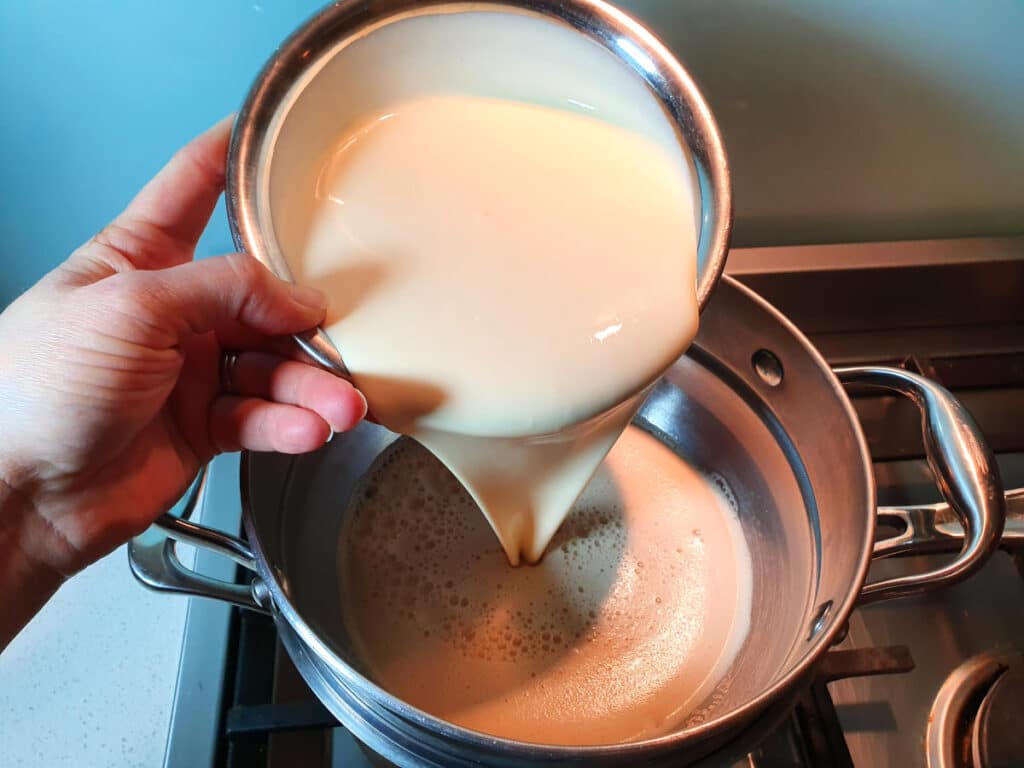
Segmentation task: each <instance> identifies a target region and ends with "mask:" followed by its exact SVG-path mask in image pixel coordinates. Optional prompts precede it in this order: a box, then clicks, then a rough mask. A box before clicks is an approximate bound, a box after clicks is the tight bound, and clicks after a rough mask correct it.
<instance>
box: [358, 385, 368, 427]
mask: <svg viewBox="0 0 1024 768" xmlns="http://www.w3.org/2000/svg"><path fill="white" fill-rule="evenodd" d="M356 394H357V395H359V399H360V400H362V401H363V410H362V413H360V415H359V421H362V420H363V419H365V418H366V414H367V413H369V412H370V404H369V403H368V402H366V395H364V394H363V393H362V392H360V391H359V390H358V389H357V390H356Z"/></svg>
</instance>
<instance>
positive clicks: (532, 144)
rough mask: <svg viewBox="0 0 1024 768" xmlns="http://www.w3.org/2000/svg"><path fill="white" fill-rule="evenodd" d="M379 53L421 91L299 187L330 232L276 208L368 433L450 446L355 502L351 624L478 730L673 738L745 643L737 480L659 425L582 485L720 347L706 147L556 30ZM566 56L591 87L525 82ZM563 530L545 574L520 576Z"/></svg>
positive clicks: (409, 680) (388, 469)
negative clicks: (658, 395) (654, 403)
mask: <svg viewBox="0 0 1024 768" xmlns="http://www.w3.org/2000/svg"><path fill="white" fill-rule="evenodd" d="M369 45H373V46H379V47H380V50H381V51H382V52H384V53H385V54H387V55H385V56H384V57H383V60H386V61H388V62H391V63H389V64H388V66H389V67H393V68H394V70H393V71H389V72H388V73H387V76H388V77H389V78H391V81H389V82H392V83H398V85H397V86H395V92H396V93H398V94H400V96H396V97H395V98H394V99H392V100H391V101H389V102H387V103H381V104H380V105H379V107H378V108H377V109H375V111H373V112H372V113H370V114H365V115H363V116H362V117H361V118H360V120H359V121H358V123H354V124H352V125H349V126H347V127H346V129H345V130H344V131H342V132H341V134H340V135H339V136H337V139H336V141H335V142H334V143H333V146H332V147H331V148H330V150H329V151H328V152H327V153H326V154H325V155H324V156H323V157H322V158H321V160H320V162H319V164H318V167H317V168H316V169H315V173H313V174H312V175H311V176H310V181H311V183H310V184H308V186H307V188H306V189H305V191H303V190H301V189H300V190H297V191H293V192H294V193H289V195H288V196H287V198H286V207H287V209H290V210H291V211H293V212H294V214H295V215H294V217H293V218H294V221H301V222H303V226H301V227H300V226H298V225H292V224H290V223H289V222H290V217H289V216H288V214H287V211H286V212H285V214H283V215H281V216H280V217H279V216H278V214H275V227H277V228H278V237H279V239H280V241H281V244H282V247H283V249H284V250H285V253H286V255H287V257H288V260H289V263H290V265H291V266H292V269H293V272H294V273H295V276H296V278H297V280H299V281H300V282H305V283H309V284H313V285H318V286H320V287H322V288H325V289H326V290H327V291H328V293H329V296H330V299H331V310H330V314H329V317H328V323H327V332H328V334H329V335H330V336H331V338H332V340H333V341H334V343H335V344H336V346H337V347H338V349H339V350H341V352H342V354H343V356H344V358H345V361H346V363H347V365H348V367H349V369H350V370H351V372H352V374H353V378H354V380H355V383H356V384H357V385H358V386H359V388H360V389H361V390H362V391H363V392H364V393H365V394H366V396H367V400H368V401H369V404H370V409H371V412H372V413H373V414H374V416H375V417H376V418H377V419H378V420H379V421H380V422H381V423H382V424H384V425H385V426H387V427H389V428H391V429H392V430H394V431H396V432H400V433H403V434H406V435H409V436H411V437H413V438H415V440H416V441H418V442H419V443H420V444H422V445H423V446H426V448H428V449H429V451H430V453H431V454H433V456H432V457H431V456H429V455H427V454H426V453H425V452H422V451H420V452H417V449H416V446H415V444H413V443H407V444H406V445H405V446H404V447H402V448H400V449H395V451H394V453H393V454H391V455H390V456H389V458H388V459H387V460H386V461H385V462H383V464H381V465H380V466H378V468H377V469H376V470H375V472H376V475H377V479H376V480H375V481H373V483H372V484H370V485H367V487H366V488H365V489H364V496H363V498H362V499H361V500H359V501H358V502H357V511H358V514H356V515H355V522H353V526H354V528H353V529H352V530H350V531H348V532H347V534H346V535H345V536H343V538H342V551H341V553H340V560H341V563H342V565H341V568H342V575H341V578H342V580H343V590H342V591H343V593H345V594H346V595H348V599H349V601H350V604H349V605H348V607H347V610H346V620H347V621H348V622H349V624H350V631H351V632H352V634H353V636H354V637H355V638H357V640H359V641H360V642H361V643H362V648H361V651H362V653H363V657H364V660H365V662H366V667H367V669H368V670H369V672H370V673H371V675H372V676H373V677H374V678H375V679H376V680H377V681H378V682H379V683H380V684H381V685H383V686H384V687H385V688H388V689H389V690H391V691H393V692H395V693H396V694H397V695H399V696H401V697H403V698H405V699H406V700H408V701H410V702H411V703H414V704H416V705H418V706H421V707H422V708H423V709H425V710H427V711H429V712H432V713H434V714H437V715H439V716H442V717H445V718H447V719H450V720H452V721H454V722H457V723H460V724H464V725H467V726H469V727H473V728H478V729H480V730H485V731H490V732H495V729H500V732H501V735H507V736H512V737H514V738H523V739H527V740H531V741H548V742H551V743H570V742H574V741H575V742H577V743H578V742H579V740H580V739H583V740H586V742H587V743H605V742H607V741H609V740H610V741H620V740H624V739H629V738H636V737H639V736H642V735H644V734H649V733H654V732H657V731H658V730H659V729H661V728H664V727H667V725H666V724H668V723H669V721H674V720H675V719H678V716H679V713H680V709H681V708H685V707H686V706H688V705H690V706H691V707H692V706H695V705H696V704H698V703H699V701H698V699H700V698H701V697H702V696H703V695H706V693H707V690H708V685H713V684H714V683H715V682H716V681H717V680H718V679H719V678H720V677H721V673H722V664H723V662H722V659H724V658H726V659H727V657H728V658H731V656H730V654H731V652H732V651H731V650H730V649H733V646H734V645H735V642H734V639H735V638H736V637H737V636H740V637H741V636H742V634H739V635H738V634H737V631H738V629H737V628H742V626H743V606H744V605H745V601H747V602H748V601H749V597H748V591H745V590H748V587H749V584H745V583H742V582H743V578H742V576H741V577H739V582H738V583H736V584H725V585H723V586H724V587H725V588H726V592H727V593H728V595H729V597H728V601H732V602H733V603H735V604H734V605H732V606H731V608H730V607H729V606H727V608H728V610H727V611H726V613H725V615H724V618H719V619H715V620H712V619H711V618H710V616H711V614H710V613H709V612H708V611H707V586H708V580H709V579H710V573H709V568H708V564H709V563H713V562H719V563H721V564H723V565H722V566H721V568H722V572H727V573H728V574H729V576H728V578H732V574H733V573H734V569H736V567H737V563H739V564H740V567H739V568H738V571H736V572H738V573H740V574H743V573H744V570H743V567H742V562H743V558H744V554H743V543H742V536H741V535H737V534H736V530H735V528H736V526H735V525H733V523H734V522H735V514H734V512H732V511H730V508H729V505H728V504H726V503H723V502H722V501H721V499H720V497H719V496H718V495H717V494H716V493H715V492H713V490H711V488H712V485H711V484H709V482H708V481H707V480H706V479H704V478H702V477H701V476H700V475H698V474H697V473H695V472H693V471H692V470H690V469H689V468H687V467H685V465H683V464H681V462H680V461H679V460H678V459H677V458H675V457H674V456H673V455H672V454H671V453H670V452H669V451H668V449H666V448H664V447H661V446H660V445H659V444H657V443H656V442H655V441H653V439H652V438H649V437H646V436H643V435H641V434H639V433H635V432H632V431H630V432H627V433H626V434H625V436H623V437H622V440H621V441H620V443H619V447H617V448H616V449H615V451H614V452H613V453H612V455H611V458H610V459H609V463H607V464H606V465H605V468H604V469H602V470H601V471H600V472H599V474H598V475H597V477H596V478H595V479H594V480H593V482H591V484H590V486H589V487H588V488H587V490H586V491H584V488H585V487H587V483H588V481H589V480H591V478H592V477H593V476H594V473H595V471H597V470H598V467H599V466H600V465H601V462H602V460H603V459H604V458H605V456H606V455H608V452H609V450H610V449H612V446H613V444H615V443H616V440H618V439H619V438H620V435H623V430H624V429H625V428H626V426H627V424H628V423H629V421H630V419H631V417H632V416H633V414H634V413H635V411H636V409H637V407H638V406H639V404H640V402H641V400H642V397H643V394H644V390H645V388H646V387H647V386H648V385H649V384H651V383H652V382H653V381H654V380H655V379H656V378H657V377H658V376H659V375H660V374H661V373H662V371H664V369H665V368H666V367H667V366H668V365H670V364H671V363H672V361H674V360H675V359H676V358H677V357H678V356H679V355H680V354H682V352H683V351H684V350H685V349H686V347H687V346H688V345H689V343H690V342H691V341H692V339H693V337H694V335H695V334H696V330H697V301H696V249H697V230H696V226H697V216H696V213H695V211H696V210H697V208H698V205H697V200H696V193H695V189H696V182H695V178H694V172H693V169H692V166H691V163H690V161H689V157H688V154H687V152H686V151H685V149H684V148H683V147H682V146H681V144H680V141H679V138H678V136H677V134H676V131H675V129H674V127H673V125H672V123H671V121H669V120H668V118H667V116H666V115H665V113H664V112H663V110H662V107H661V105H660V104H659V103H658V102H657V100H656V99H655V98H654V96H653V95H652V94H651V93H650V91H649V89H648V88H647V86H646V85H645V84H644V83H643V82H642V80H640V79H639V77H637V75H636V74H635V73H634V72H632V71H631V70H629V69H628V68H626V67H625V65H623V64H621V63H620V62H619V61H618V60H617V59H615V57H614V56H612V54H610V53H609V52H608V51H606V50H604V49H603V48H601V47H600V46H598V45H597V44H595V43H593V42H591V41H589V40H586V39H584V38H582V37H580V36H579V35H577V34H575V33H574V32H572V31H571V30H568V29H566V28H564V27H561V26H559V25H556V24H553V23H551V22H549V21H546V20H543V19H540V18H538V17H534V16H531V15H526V14H515V13H504V12H500V13H495V12H478V13H469V12H466V13H458V14H441V15H436V16H426V17H417V18H412V19H406V20H403V21H400V22H397V23H393V24H390V25H388V26H387V27H385V28H383V29H381V30H378V31H375V32H374V33H373V34H372V35H370V36H368V37H367V38H365V39H363V40H361V41H359V42H357V43H355V44H354V46H353V50H354V52H349V51H343V52H342V54H341V55H360V54H359V50H357V49H358V47H359V46H369ZM524 47H525V48H526V50H525V51H524ZM558 62H561V64H562V65H563V66H564V67H571V68H572V69H571V76H572V79H573V82H574V84H575V85H574V88H573V89H572V90H571V91H567V92H564V93H563V94H562V95H561V96H560V97H559V98H557V99H556V98H554V97H552V95H551V93H550V92H547V91H545V92H543V93H541V92H540V91H538V92H537V93H536V94H534V93H531V92H530V91H529V89H525V90H524V89H523V88H522V87H521V86H520V83H521V81H522V82H525V81H529V80H530V78H531V77H532V78H543V77H544V76H545V71H544V67H545V66H552V67H553V66H555V64H558ZM550 71H551V72H554V71H555V70H554V69H552V70H550ZM557 71H558V72H562V71H563V70H562V68H559V69H558V70H557ZM513 74H514V75H515V76H516V77H518V78H521V79H522V80H517V79H515V78H513ZM553 76H554V75H552V77H553ZM559 76H560V77H563V78H564V77H565V75H564V73H563V74H561V75H559ZM446 78H448V79H446ZM510 78H512V79H510ZM449 82H451V83H452V86H451V87H448V86H447V83H449ZM535 82H544V81H543V80H541V79H537V80H535ZM439 84H440V85H439ZM419 86H422V87H419ZM577 96H579V97H577ZM583 96H585V98H583ZM293 132H294V131H293ZM278 218H280V219H281V221H282V223H281V225H280V226H279V227H278V225H277V221H278ZM433 457H436V459H434V458H433ZM437 459H439V460H440V463H438V461H437ZM444 467H447V470H450V473H451V474H453V475H454V477H455V478H457V479H458V482H456V481H455V480H454V479H453V478H452V477H451V475H450V474H448V471H446V470H445V469H444ZM639 478H643V480H642V481H641V480H640V479H639ZM463 488H464V489H465V490H462V489H463ZM466 492H468V495H466ZM581 493H582V494H583V495H582V496H581ZM574 502H575V506H574ZM570 509H572V510H573V511H572V514H571V517H570V520H569V521H568V523H567V524H566V525H563V521H565V520H566V516H567V514H569V512H570ZM477 510H479V511H477ZM480 511H482V513H483V518H481V517H480ZM484 518H485V519H486V521H487V523H489V526H490V529H491V530H492V531H493V534H492V533H489V532H488V530H487V527H486V526H483V524H482V520H483V519H484ZM414 521H415V522H414ZM729 521H733V522H729ZM391 526H395V527H391ZM560 526H561V527H560ZM413 529H415V531H416V533H415V534H413V533H412V532H411V531H412V530H413ZM559 531H561V533H558V532H559ZM431 532H433V533H431ZM573 532H575V533H573ZM556 533H558V535H559V536H560V537H561V540H560V542H561V543H558V544H557V545H556V546H555V547H554V548H552V550H551V551H550V552H549V554H548V555H547V557H546V558H544V560H543V561H542V562H541V563H540V565H538V566H536V567H535V568H523V569H509V568H508V564H509V563H511V564H512V565H517V564H519V563H520V562H523V561H525V562H528V563H538V562H539V561H541V558H542V556H543V555H544V553H545V550H546V549H548V546H549V543H550V542H551V541H552V537H554V536H556ZM495 534H496V542H497V544H500V552H502V553H503V556H502V558H500V561H501V562H499V559H496V557H495V554H496V552H497V551H499V550H497V549H496V547H497V544H496V543H495V539H494V538H489V537H491V536H493V535H495ZM646 567H650V568H651V569H652V570H650V571H647V572H645V570H644V569H645V568H646ZM375 569H376V570H375ZM653 569H657V570H656V571H655V570H653ZM666 569H668V570H666ZM399 573H400V574H401V576H400V577H399V576H398V574H399ZM385 606H387V607H385ZM746 610H747V613H749V607H747V608H746ZM743 631H744V632H745V630H743ZM683 667H686V668H685V669H683ZM417 670H419V672H417ZM638 670H642V671H641V672H638ZM627 678H628V680H629V681H630V682H629V684H627ZM609 686H611V689H612V690H609V688H608V687H609ZM641 704H642V706H640V705H641ZM549 720H551V721H554V722H559V723H562V724H563V725H565V724H566V723H570V722H571V723H572V727H571V728H568V729H567V730H563V731H561V734H562V735H561V736H559V733H557V732H555V731H553V730H552V729H550V728H546V727H545V726H544V725H543V723H544V722H548V721H549ZM556 730H557V729H556Z"/></svg>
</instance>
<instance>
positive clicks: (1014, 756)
mask: <svg viewBox="0 0 1024 768" xmlns="http://www.w3.org/2000/svg"><path fill="white" fill-rule="evenodd" d="M1022 704H1024V665H1022V664H1016V665H1015V666H1012V667H1010V668H1009V669H1008V670H1006V671H1005V672H1004V673H1003V674H1002V675H1000V677H999V678H998V679H997V680H996V681H995V683H993V685H992V687H991V688H990V689H989V692H988V694H987V695H986V696H985V698H984V700H983V701H982V702H981V707H980V708H979V709H978V717H977V718H976V719H975V721H974V736H973V738H972V740H971V751H972V753H973V756H974V764H975V765H976V766H981V767H983V768H1020V766H1022V765H1024V731H1022V730H1021V728H1020V711H1021V706H1022Z"/></svg>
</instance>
